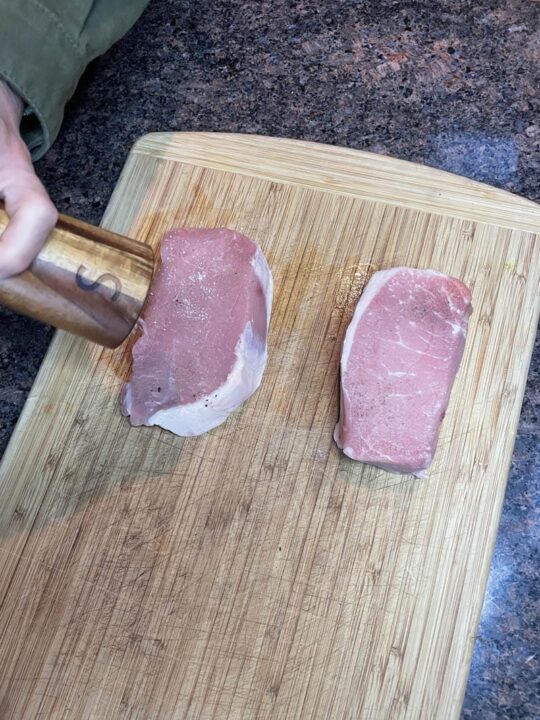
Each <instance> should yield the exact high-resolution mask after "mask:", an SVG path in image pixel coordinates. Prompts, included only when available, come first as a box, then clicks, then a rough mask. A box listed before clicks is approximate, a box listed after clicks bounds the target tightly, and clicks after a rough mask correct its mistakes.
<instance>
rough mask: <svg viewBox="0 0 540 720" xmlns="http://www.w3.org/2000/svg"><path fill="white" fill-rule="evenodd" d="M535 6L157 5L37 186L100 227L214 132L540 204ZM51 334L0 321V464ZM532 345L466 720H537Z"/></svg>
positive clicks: (97, 66)
mask: <svg viewBox="0 0 540 720" xmlns="http://www.w3.org/2000/svg"><path fill="white" fill-rule="evenodd" d="M539 88H540V3H539V2H537V1H535V0H490V1H486V0H476V1H475V2H472V1H469V0H437V1H435V0H434V1H433V2H412V1H408V2H406V1H405V0H403V1H400V0H378V1H375V0H373V1H372V2H359V0H332V1H331V2H330V0H327V1H326V2H325V1H324V0H262V1H255V0H234V1H233V0H229V1H228V0H198V2H192V1H191V0H153V2H151V4H150V6H149V8H148V10H147V11H146V13H145V14H144V15H143V17H142V18H141V20H140V21H139V23H138V24H137V25H136V27H135V28H134V29H133V30H132V31H131V33H130V34H129V35H128V36H127V37H126V38H124V40H122V41H121V42H120V43H119V44H118V45H117V46H116V47H114V48H113V49H112V50H111V51H110V52H109V53H108V54H107V55H106V56H105V57H103V58H101V59H100V60H98V61H97V62H95V63H94V64H93V65H92V66H91V67H90V68H89V70H88V72H87V73H86V75H85V77H84V78H83V81H82V82H81V85H80V87H79V90H78V92H77V94H76V97H75V98H74V99H73V101H72V102H71V104H70V106H69V107H68V109H67V113H66V119H65V123H64V127H63V130H62V133H61V135H60V137H59V139H58V141H57V143H56V145H55V146H54V147H53V149H52V150H51V151H50V152H49V154H48V155H47V156H46V158H45V159H44V160H43V161H41V162H40V163H39V165H38V171H39V174H40V175H41V176H42V178H43V179H44V181H45V183H46V185H47V187H48V188H49V191H50V193H51V195H52V197H53V199H54V201H55V202H56V203H57V205H58V207H59V209H60V210H61V211H64V212H67V213H69V214H71V215H74V216H78V217H81V218H83V219H86V220H88V221H90V222H93V223H99V221H100V218H101V215H102V213H103V211H104V209H105V206H106V204H107V201H108V199H109V196H110V194H111V192H112V189H113V187H114V185H115V183H116V181H117V178H118V175H119V172H120V170H121V168H122V165H123V163H124V162H125V160H126V156H127V153H128V151H129V148H130V146H131V145H132V143H133V142H134V141H135V140H136V139H137V138H138V137H139V136H140V135H142V134H144V133H147V132H150V131H154V130H221V131H230V132H248V133H260V134H264V135H275V136H283V137H293V138H303V139H308V140H316V141H321V142H326V143H331V144H336V145H346V146H349V147H356V148H362V149H365V150H370V151H373V152H378V153H387V154H389V155H393V156H395V157H400V158H404V159H407V160H414V161H417V162H421V163H425V164H429V165H434V166H436V167H440V168H444V169H446V170H451V171H453V172H457V173H460V174H463V175H467V176H469V177H472V178H475V179H478V180H482V181H484V182H487V183H491V184H493V185H497V186H499V187H504V188H506V189H508V190H511V191H513V192H516V193H519V194H521V195H524V196H525V197H529V198H531V199H533V200H536V201H540V90H539ZM50 338H51V330H50V329H48V328H45V327H42V326H40V325H38V324H37V323H35V322H32V321H30V320H28V319H25V318H22V317H18V316H16V315H14V314H12V313H10V312H8V311H6V310H2V309H0V403H1V404H0V453H1V452H2V451H3V450H4V448H5V446H6V444H7V441H8V439H9V436H10V433H11V431H12V429H13V426H14V424H15V422H16V420H17V417H18V415H19V413H20V411H21V408H22V405H23V403H24V400H25V398H26V395H27V393H28V390H29V389H30V387H31V384H32V382H33V379H34V377H35V375H36V372H37V369H38V367H39V365H40V362H41V360H42V358H43V355H44V352H45V350H46V348H47V345H48V343H49V340H50ZM539 401H540V344H539V343H538V342H537V346H536V350H535V354H534V357H533V362H532V366H531V371H530V375H529V381H528V385H527V390H526V395H525V402H524V406H523V411H522V416H521V423H520V426H519V434H518V438H517V442H516V447H515V451H514V459H513V464H512V471H511V475H510V480H509V484H508V490H507V495H506V501H505V505H504V511H503V516H502V522H501V526H500V530H499V536H498V542H497V547H496V550H495V556H494V560H493V567H492V571H491V576H490V581H489V587H488V591H487V595H486V600H485V605H484V611H483V616H482V621H481V624H480V627H479V630H478V637H477V641H476V646H475V652H474V658H473V664H472V669H471V674H470V679H469V685H468V689H467V694H466V698H465V704H464V709H463V717H465V718H482V720H492V719H493V720H494V719H497V720H500V719H501V718H533V717H539V716H540V692H539V685H538V677H539V674H540V668H539V660H540V653H539V652H538V648H539V647H540V634H539V631H538V624H539V621H540V617H539V612H538V606H539V602H540V570H539V568H540V562H539V560H540V558H539V527H540V522H539V518H538V508H539V507H540V503H539V500H538V490H539V487H540V447H539V445H540V443H539V434H540V429H539V424H538V416H539V407H540V405H539Z"/></svg>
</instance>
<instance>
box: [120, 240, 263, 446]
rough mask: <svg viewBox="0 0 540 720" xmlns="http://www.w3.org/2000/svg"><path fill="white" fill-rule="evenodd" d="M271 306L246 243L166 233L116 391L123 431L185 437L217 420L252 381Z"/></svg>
mask: <svg viewBox="0 0 540 720" xmlns="http://www.w3.org/2000/svg"><path fill="white" fill-rule="evenodd" d="M271 307H272V274H271V272H270V268H269V267H268V264H267V262H266V260H265V258H264V255H263V253H262V251H261V249H260V248H259V246H258V245H257V244H256V243H254V242H253V241H252V240H250V239H249V238H247V237H245V236H244V235H241V234H240V233H237V232H234V231H232V230H228V229H225V228H217V229H210V230H208V229H204V230H201V229H181V230H175V231H172V232H170V233H168V234H167V235H166V236H165V237H164V238H163V241H162V244H161V265H160V268H159V270H158V272H157V275H156V277H155V279H154V282H153V284H152V288H151V291H150V297H149V301H148V305H147V307H146V309H145V312H144V320H143V321H142V323H141V325H142V334H141V337H140V338H139V339H138V340H137V342H136V344H135V346H134V349H133V369H132V376H131V380H130V382H129V383H128V384H127V385H126V387H125V389H124V396H123V401H122V408H123V412H124V414H126V415H129V416H130V421H131V423H132V425H159V426H160V427H162V428H165V429H166V430H170V431H171V432H173V433H176V434H177V435H182V436H192V435H200V434H202V433H205V432H207V431H208V430H211V429H212V428H215V427H216V426H218V425H220V424H221V423H222V422H224V420H225V419H226V418H227V417H228V415H229V414H230V413H231V412H232V411H233V410H235V408H237V407H238V406H239V405H241V404H242V403H243V402H244V401H245V400H246V399H247V398H248V397H249V396H250V395H252V393H254V392H255V390H256V389H257V388H258V386H259V384H260V382H261V379H262V375H263V372H264V369H265V366H266V360H267V333H268V326H269V323H270V313H271Z"/></svg>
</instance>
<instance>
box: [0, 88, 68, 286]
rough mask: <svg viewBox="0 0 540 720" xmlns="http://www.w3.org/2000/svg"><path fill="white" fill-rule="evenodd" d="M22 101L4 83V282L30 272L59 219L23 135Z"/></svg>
mask: <svg viewBox="0 0 540 720" xmlns="http://www.w3.org/2000/svg"><path fill="white" fill-rule="evenodd" d="M22 113H23V103H22V100H21V99H20V98H19V97H18V96H17V95H16V94H15V93H14V92H13V91H12V90H11V89H10V88H9V87H8V85H6V83H4V82H2V81H1V80H0V199H3V200H4V203H5V208H6V212H7V214H8V217H9V223H8V225H7V227H6V229H5V230H4V232H3V233H2V235H0V280H1V279H5V278H7V277H10V276H11V275H17V274H18V273H20V272H22V271H23V270H26V268H27V267H28V266H29V265H30V264H31V263H32V260H33V259H34V258H35V256H36V255H37V254H38V253H39V251H40V249H41V247H42V245H43V243H44V242H45V240H46V239H47V237H48V235H49V233H50V231H51V230H52V229H53V227H54V225H55V224H56V221H57V219H58V213H57V211H56V208H55V207H54V205H53V204H52V202H51V200H50V198H49V196H48V195H47V191H46V190H45V188H44V187H43V185H42V184H41V181H40V180H39V179H38V177H37V175H36V174H35V172H34V168H33V165H32V160H31V158H30V153H29V152H28V148H27V147H26V145H25V143H24V141H23V140H22V138H21V136H20V133H19V125H20V122H21V117H22Z"/></svg>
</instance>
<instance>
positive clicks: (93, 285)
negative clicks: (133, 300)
mask: <svg viewBox="0 0 540 720" xmlns="http://www.w3.org/2000/svg"><path fill="white" fill-rule="evenodd" d="M87 269H88V268H86V267H85V266H84V265H81V266H80V267H79V269H78V270H77V275H76V276H75V282H76V283H77V286H78V287H80V288H81V290H88V291H93V290H97V289H98V288H99V287H101V286H102V285H103V284H104V283H105V282H106V281H109V282H110V283H112V284H113V285H114V290H113V294H112V295H111V301H112V302H115V301H116V300H118V298H119V297H120V293H121V292H122V283H121V282H120V280H119V279H118V278H117V277H116V275H112V274H111V273H103V274H102V275H100V276H99V277H98V279H97V280H93V281H92V280H85V279H84V277H83V273H85V272H86V271H87ZM111 289H112V288H111Z"/></svg>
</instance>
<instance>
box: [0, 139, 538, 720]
mask: <svg viewBox="0 0 540 720" xmlns="http://www.w3.org/2000/svg"><path fill="white" fill-rule="evenodd" d="M104 225H105V226H106V227H107V228H109V229H111V230H113V231H115V232H118V233H121V234H124V235H127V236H130V237H134V238H137V239H140V240H144V241H146V242H148V243H150V244H152V245H153V246H154V247H155V248H157V247H158V244H159V239H160V237H161V235H162V234H163V233H164V232H165V231H166V230H168V229H170V228H171V227H173V226H194V227H204V226H207V227H215V226H228V227H231V228H233V229H236V230H238V231H240V232H242V233H245V234H247V235H248V236H250V237H252V238H253V239H254V240H256V241H257V242H259V243H260V245H261V246H262V248H263V249H264V251H265V254H266V256H267V258H268V261H269V263H270V265H271V267H272V269H273V272H274V279H275V304H274V312H273V317H272V324H271V333H270V359H269V364H268V368H267V371H266V374H265V377H264V380H263V384H262V386H261V388H260V390H259V391H258V392H257V393H256V395H255V396H253V397H252V398H251V399H250V400H249V401H248V402H247V403H246V404H245V405H244V406H243V407H242V408H241V409H240V410H239V411H237V412H236V413H234V415H233V416H231V417H230V419H229V420H228V421H227V422H226V423H225V424H224V425H222V426H221V427H220V428H218V429H216V430H214V431H212V432H211V433H209V434H207V435H205V436H202V437H200V438H192V439H182V438H178V437H175V436H173V435H171V434H169V433H167V432H165V431H162V430H160V429H159V428H131V427H130V425H129V423H128V422H127V420H126V419H125V418H123V417H122V416H121V414H120V412H119V394H120V390H121V387H122V384H123V383H124V381H125V380H126V378H127V376H128V372H129V365H130V342H129V341H128V343H127V344H125V345H124V346H123V347H122V348H120V349H119V350H116V351H109V350H103V349H101V348H99V347H97V346H92V345H91V344H90V343H88V342H86V341H83V340H80V339H76V338H74V337H72V336H69V335H67V334H65V333H62V332H59V333H57V334H56V336H55V339H54V341H53V343H52V345H51V348H50V350H49V352H48V354H47V357H46V359H45V361H44V363H43V366H42V368H41V370H40V373H39V376H38V378H37V380H36V383H35V385H34V387H33V389H32V392H31V394H30V397H29V399H28V402H27V404H26V406H25V409H24V411H23V414H22V416H21V419H20V421H19V423H18V425H17V428H16V430H15V432H14V435H13V438H12V441H11V443H10V445H9V447H8V450H7V452H6V454H5V457H4V460H3V463H2V465H1V467H0V498H1V501H0V639H1V641H0V717H2V718H3V719H4V718H5V719H6V720H7V719H8V718H16V719H17V720H20V719H23V718H37V717H46V718H75V717H76V718H79V717H81V718H99V719H101V718H111V719H112V718H114V719H117V718H141V719H144V720H150V719H153V718H156V719H158V718H159V719H160V720H162V719H164V718H179V719H180V718H190V719H191V718H232V719H235V720H236V719H237V718H238V719H240V718H244V719H246V720H247V719H248V718H249V719H251V718H286V719H287V720H288V719H290V718H302V719H304V718H321V719H324V720H326V719H327V718H333V719H341V718H383V719H385V720H386V719H387V718H430V720H431V719H432V718H441V719H444V720H448V719H449V718H456V717H457V716H458V715H459V710H460V706H461V701H462V697H463V693H464V689H465V684H466V679H467V673H468V667H469V662H470V657H471V651H472V647H473V643H474V637H475V629H476V626H477V622H478V617H479V613H480V609H481V606H482V598H483V593H484V588H485V583H486V578H487V574H488V570H489V564H490V558H491V553H492V549H493V544H494V540H495V535H496V530H497V524H498V519H499V515H500V510H501V505H502V501H503V497H504V490H505V484H506V478H507V473H508V467H509V463H510V459H511V454H512V448H513V443H514V437H515V432H516V427H517V422H518V418H519V411H520V406H521V400H522V397H523V392H524V387H525V381H526V375H527V368H528V364H529V359H530V355H531V350H532V343H533V340H534V335H535V330H536V324H537V321H538V309H539V302H538V301H539V297H538V288H539V284H540V283H539V281H540V236H539V235H538V234H535V233H539V232H540V230H539V229H540V208H539V207H538V206H536V205H534V204H533V203H530V202H528V201H526V200H522V199H520V198H516V197H514V196H512V195H509V194H508V193H505V192H502V191H500V190H496V189H493V188H489V187H486V186H484V185H479V184H478V183H474V182H472V181H469V180H465V179H462V178H457V177H455V176H452V175H448V174H446V173H442V172H440V171H436V170H431V169H428V168H423V167H420V166H416V165H411V164H408V163H404V162H400V161H396V160H392V159H390V158H387V157H376V156H373V155H369V154H366V153H360V152H357V151H353V150H346V149H343V148H332V147H328V146H319V145H315V144H310V143H300V142H294V141H284V140H272V139H266V138H257V137H242V136H234V135H210V134H189V133H186V134H182V133H177V134H165V133H160V134H155V135H150V136H147V137H144V138H142V139H141V140H140V141H139V142H138V143H137V145H136V146H135V147H134V148H133V150H132V152H131V154H130V156H129V159H128V161H127V164H126V166H125V168H124V171H123V174H122V177H121V179H120V181H119V183H118V186H117V188H116V190H115V192H114V194H113V197H112V198H111V201H110V204H109V207H108V210H107V213H106V216H105V218H104ZM395 265H411V266H415V267H426V268H427V267H430V268H435V269H437V270H441V271H443V272H446V273H449V274H451V275H455V276H456V277H459V278H461V279H462V280H463V281H464V282H465V283H466V284H467V285H468V286H469V287H470V288H471V290H472V293H473V304H474V313H473V316H472V318H471V323H470V330H469V336H468V340H467V345H466V349H465V355H464V359H463V363H462V366H461V369H460V372H459V374H458V377H457V380H456V384H455V386H454V390H453V393H452V397H451V402H450V406H449V410H448V413H447V416H446V418H445V420H444V423H443V427H442V432H441V436H440V440H439V445H438V450H437V454H436V457H435V461H434V463H433V466H432V469H431V472H430V474H429V479H428V480H426V481H419V480H417V479H415V478H412V477H410V476H397V475H390V474H388V473H385V472H383V471H381V470H377V469H375V468H372V467H368V466H364V465H361V464H358V463H355V462H353V461H351V460H349V459H348V458H345V457H344V456H343V455H341V453H340V452H339V451H338V449H337V447H336V446H335V444H334V443H333V441H332V431H333V428H334V424H335V422H336V419H337V415H338V380H339V378H338V370H339V356H340V344H341V340H342V338H343V334H344V332H345V329H346V326H347V323H348V321H349V319H350V317H351V315H352V311H353V309H354V305H355V302H356V300H357V298H358V296H359V294H360V292H361V290H362V287H363V286H364V284H365V282H366V280H367V278H368V277H369V275H370V274H371V273H372V272H373V271H374V270H375V269H379V268H387V267H391V266H395Z"/></svg>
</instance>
